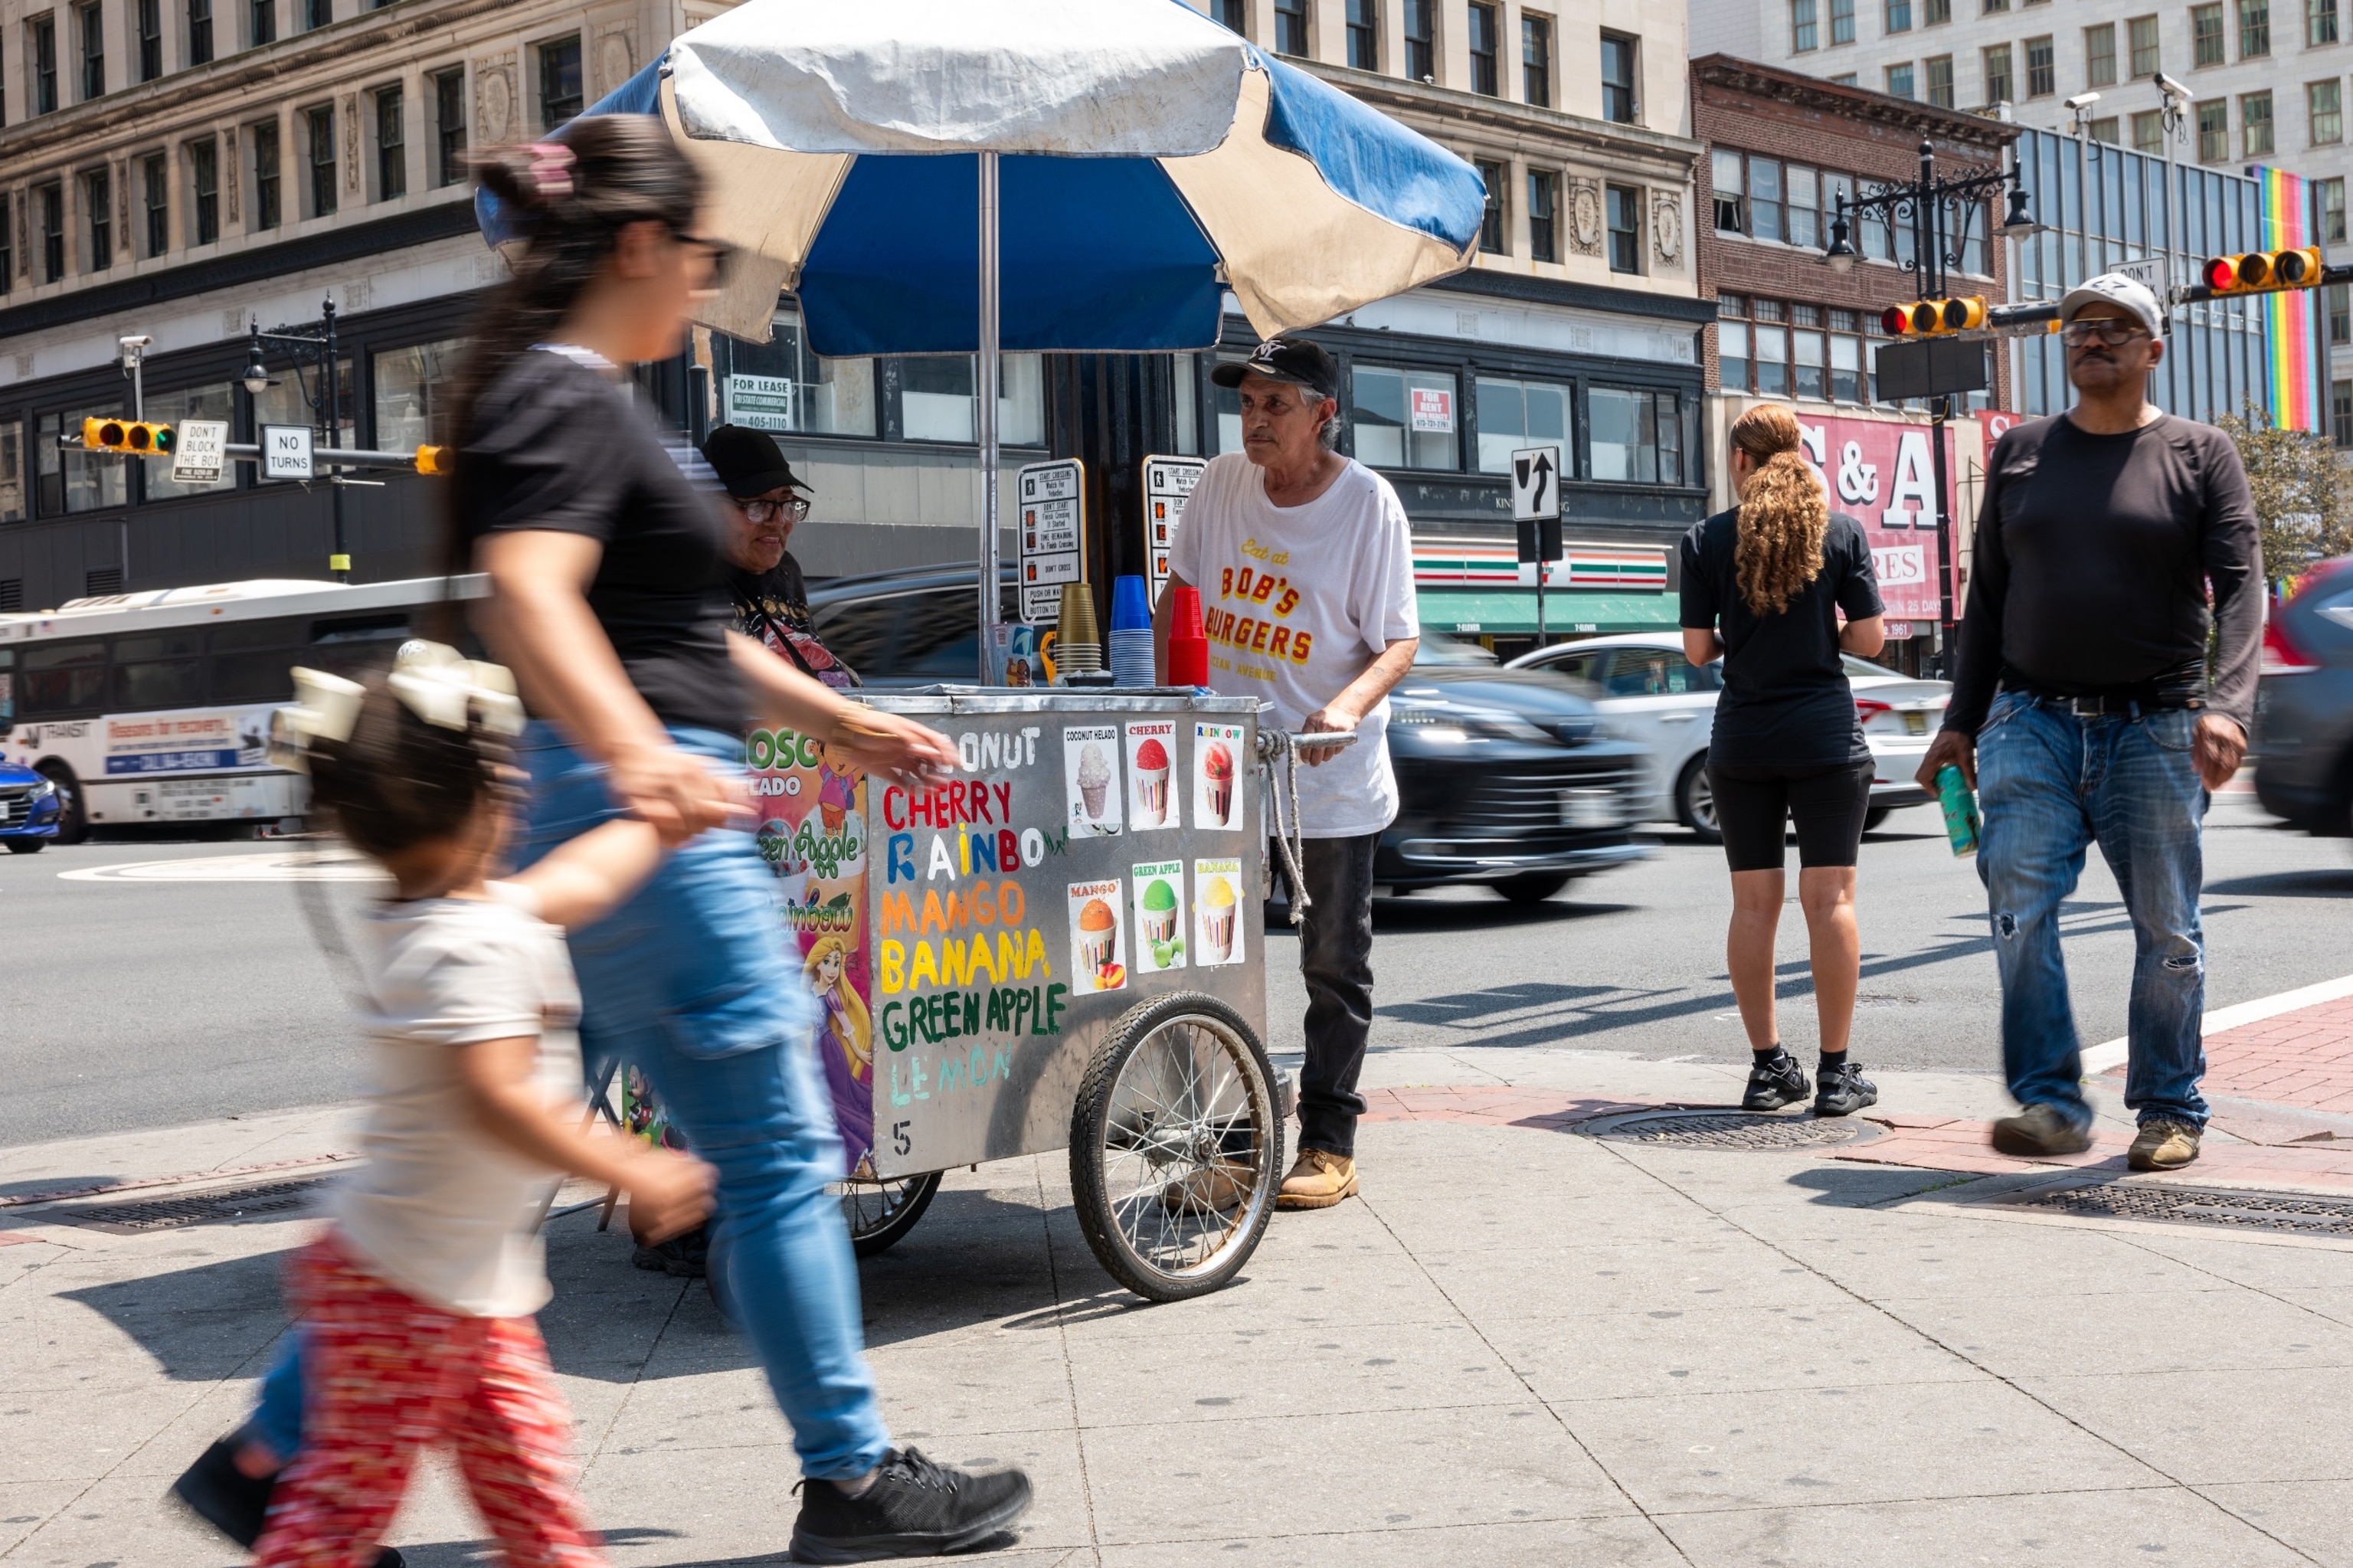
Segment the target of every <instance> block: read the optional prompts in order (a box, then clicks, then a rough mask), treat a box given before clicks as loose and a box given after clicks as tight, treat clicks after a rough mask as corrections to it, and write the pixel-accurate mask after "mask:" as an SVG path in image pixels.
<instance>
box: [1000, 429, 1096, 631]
mask: <svg viewBox="0 0 2353 1568" xmlns="http://www.w3.org/2000/svg"><path fill="white" fill-rule="evenodd" d="M1014 486H1015V488H1014V493H1015V494H1016V495H1017V496H1018V497H1019V498H1020V503H1021V526H1020V530H1019V532H1020V541H1021V619H1022V620H1026V621H1028V622H1029V623H1030V624H1031V625H1033V626H1046V625H1050V624H1051V623H1052V622H1053V620H1055V618H1056V617H1058V616H1060V614H1061V613H1062V585H1063V584H1064V583H1074V582H1077V581H1078V580H1079V579H1080V578H1082V577H1084V576H1086V570H1087V565H1086V563H1087V506H1086V468H1085V466H1084V465H1083V464H1082V463H1081V462H1080V461H1079V460H1078V459H1076V458H1062V459H1060V460H1058V461H1054V462H1033V463H1031V464H1029V466H1028V467H1027V468H1024V469H1023V470H1021V471H1020V472H1019V473H1018V474H1017V475H1015V476H1014Z"/></svg>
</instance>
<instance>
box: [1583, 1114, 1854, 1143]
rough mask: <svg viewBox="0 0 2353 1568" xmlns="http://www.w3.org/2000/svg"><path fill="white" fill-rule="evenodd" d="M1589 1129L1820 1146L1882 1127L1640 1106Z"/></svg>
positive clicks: (1650, 1138)
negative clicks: (1632, 1111) (1627, 1113)
mask: <svg viewBox="0 0 2353 1568" xmlns="http://www.w3.org/2000/svg"><path fill="white" fill-rule="evenodd" d="M1588 1130H1589V1131H1590V1132H1591V1133H1592V1135H1593V1136H1594V1137H1596V1138H1607V1139H1612V1140H1614V1141H1616V1142H1620V1143H1654V1144H1660V1145H1662V1146H1665V1147H1669V1148H1673V1149H1730V1150H1745V1149H1766V1150H1772V1149H1821V1148H1826V1147H1828V1146H1830V1145H1832V1144H1840V1143H1859V1142H1861V1141H1862V1140H1863V1139H1868V1138H1876V1137H1878V1136H1879V1128H1877V1127H1875V1126H1873V1124H1872V1123H1870V1122H1867V1121H1863V1120H1861V1119H1859V1118H1854V1117H1835V1118H1820V1117H1810V1116H1776V1115H1773V1114H1771V1113H1769V1112H1766V1111H1733V1110H1725V1111H1714V1110H1696V1111H1641V1112H1637V1113H1635V1114H1634V1115H1631V1116H1614V1117H1608V1118H1603V1119H1602V1120H1600V1121H1599V1122H1596V1123H1594V1124H1593V1125H1592V1126H1591V1127H1590V1128H1588Z"/></svg>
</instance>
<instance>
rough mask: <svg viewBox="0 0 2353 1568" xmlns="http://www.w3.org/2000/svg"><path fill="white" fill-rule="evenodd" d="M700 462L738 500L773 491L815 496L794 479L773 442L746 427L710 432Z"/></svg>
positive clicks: (774, 440) (774, 441) (773, 440)
mask: <svg viewBox="0 0 2353 1568" xmlns="http://www.w3.org/2000/svg"><path fill="white" fill-rule="evenodd" d="M702 461H705V462H707V463H709V464H710V465H711V471H712V472H713V473H716V474H717V475H718V476H719V482H720V483H721V484H722V485H724V486H725V487H726V490H727V493H728V494H730V495H733V496H734V497H735V498H736V499H738V500H742V499H744V498H745V497H747V496H753V495H765V494H767V493H768V492H770V491H772V490H797V491H801V492H803V493H807V494H815V492H814V491H811V490H810V489H809V487H808V486H807V485H806V484H803V483H802V482H800V481H799V480H797V479H795V478H794V477H793V465H792V464H790V463H788V462H786V461H785V454H784V453H783V452H781V451H778V450H776V438H775V437H774V436H771V435H770V434H768V432H767V431H765V430H755V429H752V428H751V427H749V426H748V425H722V426H720V427H719V428H718V429H715V430H713V431H712V432H711V434H710V435H709V436H707V437H705V438H704V439H703V442H702Z"/></svg>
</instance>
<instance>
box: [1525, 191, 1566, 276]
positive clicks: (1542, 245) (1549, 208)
mask: <svg viewBox="0 0 2353 1568" xmlns="http://www.w3.org/2000/svg"><path fill="white" fill-rule="evenodd" d="M1559 213H1560V176H1559V175H1556V174H1554V173H1553V172H1552V171H1550V170H1549V169H1530V170H1529V171H1528V260H1531V261H1557V260H1560V216H1559Z"/></svg>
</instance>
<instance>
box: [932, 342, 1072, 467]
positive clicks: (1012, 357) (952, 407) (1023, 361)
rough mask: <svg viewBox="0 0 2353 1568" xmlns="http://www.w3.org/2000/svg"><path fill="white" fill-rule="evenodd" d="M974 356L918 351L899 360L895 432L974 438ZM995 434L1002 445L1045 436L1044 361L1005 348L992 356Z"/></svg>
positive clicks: (1041, 440) (976, 421)
mask: <svg viewBox="0 0 2353 1568" xmlns="http://www.w3.org/2000/svg"><path fill="white" fill-rule="evenodd" d="M978 365H979V362H978V360H976V358H974V357H972V356H971V355H921V356H917V357H911V358H907V359H902V360H901V361H900V362H899V433H900V435H901V436H902V438H904V439H905V440H911V441H955V442H960V443H965V444H969V443H971V442H973V441H976V440H979V439H980V429H979V424H980V409H979V406H978V404H977V403H976V401H975V399H974V397H973V377H974V376H975V375H976V373H977V369H978ZM997 440H1000V441H1002V442H1004V443H1005V444H1006V445H1007V446H1015V447H1020V446H1039V445H1042V444H1043V443H1044V441H1045V440H1046V381H1045V361H1044V360H1043V359H1041V358H1040V357H1039V355H1034V354H1008V355H1005V356H1004V357H1003V358H1001V359H999V360H998V361H997Z"/></svg>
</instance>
